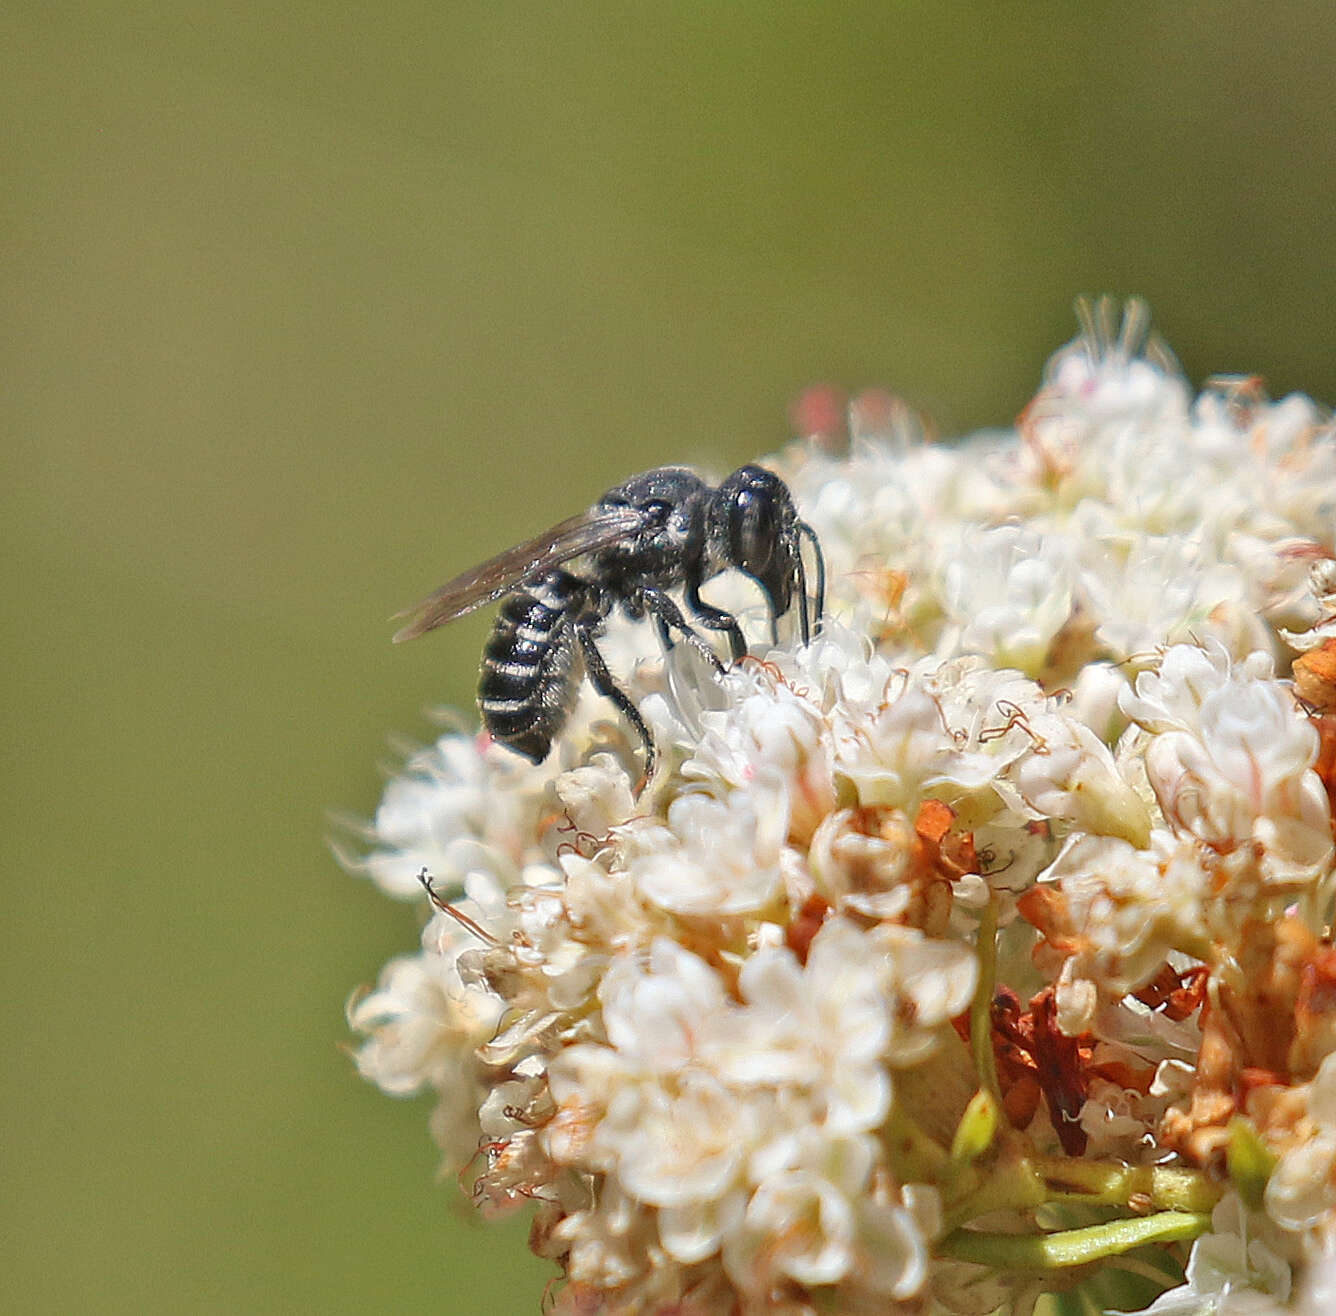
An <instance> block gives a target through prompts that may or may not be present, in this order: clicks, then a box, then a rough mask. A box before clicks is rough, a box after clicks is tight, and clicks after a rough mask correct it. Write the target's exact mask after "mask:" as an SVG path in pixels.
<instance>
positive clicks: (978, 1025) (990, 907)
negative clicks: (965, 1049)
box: [970, 895, 1002, 1105]
mask: <svg viewBox="0 0 1336 1316" xmlns="http://www.w3.org/2000/svg"><path fill="white" fill-rule="evenodd" d="M975 953H976V954H977V955H978V957H979V983H978V986H976V987H975V989H974V1000H973V1001H972V1002H971V1003H970V1053H971V1055H972V1056H973V1057H974V1068H975V1069H976V1070H977V1071H978V1074H979V1086H980V1087H982V1088H983V1090H984V1091H985V1092H987V1093H989V1094H990V1095H991V1096H992V1097H993V1098H994V1099H995V1100H996V1101H997V1102H998V1104H999V1105H1000V1104H1001V1102H1002V1091H1001V1089H1000V1088H999V1087H998V1085H997V1063H996V1061H995V1059H994V1057H993V1017H992V1007H993V988H994V987H995V986H996V984H997V897H996V896H992V895H990V896H989V897H988V903H987V904H986V905H985V906H984V907H983V913H982V914H980V916H979V934H978V939H977V941H976V942H975Z"/></svg>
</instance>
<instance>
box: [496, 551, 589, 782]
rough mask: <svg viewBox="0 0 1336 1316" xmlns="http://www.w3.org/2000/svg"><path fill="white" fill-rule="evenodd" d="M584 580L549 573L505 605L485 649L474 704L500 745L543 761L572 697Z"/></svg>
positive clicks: (569, 706)
mask: <svg viewBox="0 0 1336 1316" xmlns="http://www.w3.org/2000/svg"><path fill="white" fill-rule="evenodd" d="M587 591H588V586H587V584H586V582H584V581H583V580H581V579H580V578H579V577H578V576H573V575H571V574H570V573H569V572H567V571H549V572H548V573H547V575H545V576H543V577H542V578H541V579H540V580H538V581H537V582H535V583H534V584H533V585H532V586H530V587H529V588H527V589H524V590H520V591H518V592H517V593H515V594H512V595H511V596H510V597H509V598H508V599H507V600H506V601H505V603H504V604H503V605H502V607H501V611H500V613H499V614H498V615H497V619H496V625H495V626H494V627H493V628H492V636H491V639H489V640H488V641H487V647H486V648H485V649H484V650H483V656H482V672H481V676H480V679H479V682H478V706H479V708H480V709H481V710H482V720H483V725H484V726H485V727H486V728H487V730H488V731H489V732H490V733H491V735H492V737H493V738H494V739H496V740H499V741H500V742H501V743H502V744H503V745H506V746H507V747H508V748H510V749H513V750H515V751H516V752H517V753H520V754H523V755H524V756H525V757H526V758H529V759H532V760H533V762H535V763H541V762H542V761H543V759H545V758H546V757H547V755H548V751H549V750H550V749H551V748H552V740H553V738H554V737H555V736H556V735H557V734H558V733H559V732H560V731H561V729H562V727H563V726H564V725H565V723H566V719H567V718H568V717H569V716H570V712H571V708H572V706H573V705H574V703H575V695H576V686H575V682H573V681H572V680H571V669H572V667H573V665H574V662H575V625H574V623H575V616H576V613H577V612H578V611H579V609H580V607H581V606H582V604H583V603H584V601H585V598H586V595H587Z"/></svg>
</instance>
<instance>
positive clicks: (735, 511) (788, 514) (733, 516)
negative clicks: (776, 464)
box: [713, 466, 802, 617]
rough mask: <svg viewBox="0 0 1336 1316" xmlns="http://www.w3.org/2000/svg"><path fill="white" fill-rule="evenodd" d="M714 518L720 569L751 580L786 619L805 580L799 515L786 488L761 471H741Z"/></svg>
mask: <svg viewBox="0 0 1336 1316" xmlns="http://www.w3.org/2000/svg"><path fill="white" fill-rule="evenodd" d="M714 512H715V515H714V526H713V530H714V535H713V538H714V540H715V551H716V553H717V554H718V555H719V557H720V558H721V559H722V562H721V566H730V567H736V568H737V569H738V570H739V571H742V572H745V573H746V574H747V575H749V576H750V577H751V578H752V579H753V580H755V581H756V583H757V584H758V585H760V587H761V588H762V589H763V590H764V591H765V593H766V597H767V599H768V600H769V603H770V610H771V613H772V615H773V616H776V617H779V616H782V615H783V614H784V613H786V612H787V611H788V610H789V605H790V603H791V602H792V599H793V589H794V586H795V585H796V584H798V583H799V582H800V580H801V577H802V561H801V557H800V554H799V538H798V513H797V511H796V510H795V508H794V506H793V498H792V496H791V495H790V494H789V489H788V485H786V484H785V483H784V481H783V480H781V479H780V478H779V476H777V475H775V474H774V473H773V472H771V471H767V470H765V469H764V468H763V467H760V466H743V467H740V468H739V469H738V470H736V471H734V472H733V474H732V475H730V476H729V477H728V479H726V480H725V481H724V482H723V484H721V485H720V486H719V491H718V493H717V494H716V495H715V500H714Z"/></svg>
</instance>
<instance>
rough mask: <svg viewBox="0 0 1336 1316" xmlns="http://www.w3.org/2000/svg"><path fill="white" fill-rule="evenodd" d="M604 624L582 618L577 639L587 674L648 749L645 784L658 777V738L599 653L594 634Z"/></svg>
mask: <svg viewBox="0 0 1336 1316" xmlns="http://www.w3.org/2000/svg"><path fill="white" fill-rule="evenodd" d="M601 621H602V618H601V617H598V616H597V615H594V616H590V617H584V618H581V619H580V620H579V621H577V622H576V623H575V635H576V638H577V639H578V640H579V642H580V652H581V654H583V655H584V664H585V671H586V672H587V673H588V675H589V680H590V682H591V683H592V684H593V687H594V689H595V690H597V691H598V692H599V694H601V695H602V696H603V697H604V698H605V699H611V700H612V702H613V703H614V704H616V705H617V708H618V710H619V711H620V712H621V714H622V716H623V717H624V718H625V719H626V720H627V721H628V722H629V723H630V724H631V725H632V727H634V728H635V732H636V734H637V735H638V736H639V737H640V741H641V744H643V745H644V747H645V781H646V782H648V781H649V780H650V778H651V777H653V776H654V767H655V763H656V761H657V759H658V753H657V751H656V750H655V748H654V737H653V736H652V735H651V734H650V730H649V726H648V725H647V724H646V722H645V719H644V718H643V717H641V716H640V710H639V709H638V708H637V707H636V706H635V704H634V703H632V701H631V696H630V695H628V694H627V693H626V691H625V690H623V689H622V687H621V686H620V685H618V684H617V679H616V677H614V676H613V674H612V672H611V670H610V669H609V667H608V664H607V663H606V662H605V661H604V659H603V655H602V653H600V652H599V647H598V642H597V641H596V640H595V638H594V631H595V630H596V628H597V627H598V626H599V624H600V623H601Z"/></svg>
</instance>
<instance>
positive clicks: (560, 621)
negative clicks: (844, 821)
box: [394, 466, 826, 781]
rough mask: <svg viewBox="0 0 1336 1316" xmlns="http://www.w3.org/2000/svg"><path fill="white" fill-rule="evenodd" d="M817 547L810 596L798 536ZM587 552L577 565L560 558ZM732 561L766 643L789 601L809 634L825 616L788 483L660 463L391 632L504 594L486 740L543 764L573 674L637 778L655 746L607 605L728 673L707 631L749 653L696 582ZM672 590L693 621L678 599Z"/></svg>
mask: <svg viewBox="0 0 1336 1316" xmlns="http://www.w3.org/2000/svg"><path fill="white" fill-rule="evenodd" d="M804 541H806V543H808V544H809V545H810V546H811V552H812V557H813V562H814V565H815V569H816V582H815V584H816V590H815V597H809V595H808V591H807V568H806V565H805V564H804V562H803V553H802V547H803V543H804ZM577 558H581V559H584V563H585V565H584V566H583V569H582V570H580V571H576V570H574V569H572V570H567V569H566V564H567V563H571V562H573V561H574V560H575V559H577ZM729 569H736V570H738V571H741V572H742V573H743V574H744V575H747V576H750V577H751V579H752V580H754V581H755V582H756V584H757V585H759V586H760V588H761V592H762V593H763V594H764V596H765V600H766V606H767V609H768V611H769V617H770V635H771V640H772V642H776V643H777V642H778V638H779V634H778V621H779V618H781V617H783V616H784V615H785V614H787V613H788V612H789V611H790V610H791V609H792V608H794V607H796V608H797V612H798V625H799V632H800V634H801V637H802V641H803V643H804V644H806V643H808V642H809V641H810V639H811V638H812V635H813V634H814V633H815V632H816V631H817V630H818V629H819V628H820V624H821V615H822V611H823V609H824V606H825V591H826V569H825V561H824V559H823V557H822V553H821V543H820V541H819V540H818V539H817V536H816V532H815V531H814V530H813V529H812V527H811V526H810V525H808V524H807V523H806V522H805V521H803V520H800V519H799V517H798V512H797V509H796V508H795V506H794V503H793V497H792V495H791V494H790V493H789V489H788V486H787V485H786V484H785V483H784V481H783V480H781V479H780V478H779V476H777V475H775V474H774V473H773V472H771V471H767V470H765V469H764V468H763V467H760V466H742V467H740V468H739V469H738V470H736V471H734V472H733V474H732V475H730V476H729V477H728V478H727V479H726V480H725V481H724V482H723V483H722V484H721V485H719V486H718V488H713V487H711V486H710V485H708V484H706V483H705V481H704V480H702V479H701V478H700V476H699V475H697V474H696V473H695V472H694V471H692V470H689V469H687V468H686V467H683V466H660V467H657V468H656V469H654V470H652V471H646V472H644V474H642V475H636V476H633V477H632V478H631V479H629V480H627V481H626V482H625V483H624V484H619V485H618V486H617V487H616V488H615V489H610V490H608V492H607V493H605V494H604V495H603V497H602V498H600V499H599V500H598V502H596V503H595V504H594V505H593V506H592V507H591V508H590V509H589V510H588V511H586V512H581V513H579V514H578V515H576V516H573V517H570V518H569V519H568V520H565V521H562V522H561V523H560V524H559V525H555V526H553V527H552V528H551V529H550V530H547V531H545V532H544V533H543V534H541V535H538V536H536V537H535V538H533V539H530V540H527V541H526V542H525V543H522V544H518V545H516V546H515V547H514V548H510V549H507V550H506V551H505V552H504V553H500V554H498V555H497V556H496V557H494V558H490V559H488V560H487V561H486V562H483V563H482V564H481V565H479V566H476V567H473V568H471V569H470V570H468V571H466V572H464V573H463V575H460V576H456V577H455V579H454V580H451V581H447V582H446V583H445V584H444V585H442V586H441V587H440V589H438V590H437V591H436V592H435V593H434V594H430V595H428V596H427V597H426V598H425V599H423V600H422V601H421V602H420V603H419V604H417V605H416V606H415V607H413V608H410V609H408V610H407V611H406V612H404V613H401V614H399V618H398V619H402V620H405V621H406V625H404V627H403V628H402V629H401V630H400V631H398V632H397V633H396V635H395V637H394V640H395V643H396V644H397V643H399V642H401V641H403V640H411V639H415V638H416V637H417V636H419V635H424V634H426V632H427V631H431V630H435V629H436V627H438V626H443V625H445V624H446V623H447V622H451V621H454V620H455V619H456V618H458V617H462V616H464V615H465V614H466V613H469V612H472V611H473V610H474V609H475V608H481V607H483V606H485V605H486V604H488V603H492V602H495V601H496V600H497V599H500V598H502V597H503V596H505V601H504V602H503V603H502V605H501V611H500V613H499V614H498V616H497V619H496V625H495V626H494V627H493V629H492V634H491V638H490V639H489V640H488V641H487V645H486V647H485V649H484V650H483V656H482V670H481V673H480V677H479V684H478V706H479V708H480V710H481V712H482V720H483V725H484V726H485V727H486V729H487V731H488V732H489V733H490V734H491V736H492V738H493V739H495V740H497V741H499V742H500V743H501V744H503V745H505V746H507V747H508V748H510V749H512V750H514V751H515V752H516V753H518V754H522V755H524V757H525V758H527V759H530V760H531V761H532V762H534V763H541V762H542V761H543V760H544V759H545V758H546V757H547V756H548V753H549V752H550V751H551V748H552V741H553V740H554V739H555V738H556V737H557V736H558V735H559V734H560V732H561V729H562V727H563V726H564V725H565V723H566V720H567V718H568V717H569V716H570V713H571V709H572V707H573V706H574V704H575V698H576V695H577V693H578V691H579V684H580V679H581V677H580V672H581V669H582V670H583V674H584V675H585V676H587V677H588V678H589V680H590V682H591V683H592V684H593V686H594V689H595V690H597V691H598V693H599V694H601V695H603V696H604V697H605V698H607V699H609V700H611V701H612V703H613V704H615V705H616V707H617V708H618V710H619V711H620V712H621V714H622V716H623V717H625V718H626V720H627V721H628V722H629V723H630V724H631V726H632V727H633V728H634V729H635V732H636V734H637V735H638V736H639V737H640V741H641V743H642V744H643V746H644V750H645V778H644V779H645V781H649V780H650V778H651V777H652V776H653V775H654V767H655V760H656V751H655V746H654V737H653V736H652V735H651V734H650V730H649V727H648V726H647V725H646V723H645V720H644V718H643V717H642V716H641V714H640V710H639V709H638V708H637V707H636V706H635V703H634V702H633V701H632V699H631V697H630V696H629V695H628V694H627V693H626V691H625V690H624V689H623V688H622V686H621V685H620V684H619V683H618V681H617V678H616V677H615V676H614V675H613V673H612V671H611V670H610V668H609V667H608V664H607V662H606V661H605V659H604V657H603V654H602V653H601V652H600V650H599V645H598V640H599V637H600V636H601V635H602V634H603V631H604V628H605V625H606V622H607V619H608V617H609V616H610V614H611V613H612V612H613V610H614V609H620V610H621V611H622V612H623V613H625V614H626V616H628V617H629V618H631V619H632V620H633V621H640V620H644V619H646V618H649V619H652V620H653V622H654V624H655V626H656V628H657V630H658V633H659V638H660V642H661V643H662V644H663V646H664V648H665V650H667V649H669V648H671V647H672V645H673V643H674V642H675V641H676V640H677V639H681V640H682V641H683V642H685V643H687V644H689V645H691V646H692V647H693V648H694V649H695V650H696V651H697V652H698V653H700V654H701V656H702V657H703V658H704V659H705V660H706V661H707V662H708V663H709V664H710V665H711V666H712V667H713V668H714V670H715V672H716V673H719V674H722V673H723V671H724V665H723V663H722V662H721V661H720V659H719V656H718V654H717V653H716V652H715V650H714V648H713V646H712V645H711V644H710V643H709V642H708V641H707V640H706V639H705V637H704V636H703V635H702V634H701V630H700V629H697V628H698V627H699V628H701V629H703V630H705V631H712V632H718V633H721V634H722V635H724V636H725V637H726V638H727V640H728V646H729V652H730V656H731V658H732V660H733V661H734V662H736V661H737V660H738V659H740V658H742V657H743V656H744V655H745V654H746V652H747V641H746V638H745V637H744V636H743V633H742V628H741V626H739V625H738V621H737V618H736V617H734V616H733V614H732V613H730V612H726V611H724V610H723V609H722V608H717V607H714V606H713V605H712V604H709V603H706V602H705V600H704V599H702V598H701V596H700V590H701V586H702V585H703V584H704V583H705V582H706V581H708V580H710V579H711V578H712V577H714V576H717V575H719V574H720V573H721V572H724V571H727V570H729ZM675 593H680V595H681V598H682V600H683V602H684V603H685V605H686V610H687V613H688V614H689V615H690V620H688V619H687V616H686V615H684V614H683V610H682V608H681V607H680V606H679V605H678V603H677V601H676V600H675V598H674V597H673V595H674V594H675Z"/></svg>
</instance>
